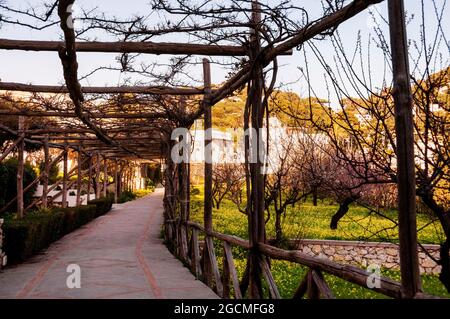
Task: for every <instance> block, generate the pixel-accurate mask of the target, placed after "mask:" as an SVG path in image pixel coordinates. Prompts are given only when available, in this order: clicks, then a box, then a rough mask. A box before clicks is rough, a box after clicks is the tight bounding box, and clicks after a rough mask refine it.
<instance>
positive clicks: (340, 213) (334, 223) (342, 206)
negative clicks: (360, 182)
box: [330, 197, 357, 229]
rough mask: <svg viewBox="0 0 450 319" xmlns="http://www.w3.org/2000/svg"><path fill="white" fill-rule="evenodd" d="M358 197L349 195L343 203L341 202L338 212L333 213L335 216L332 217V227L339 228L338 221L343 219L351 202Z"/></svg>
mask: <svg viewBox="0 0 450 319" xmlns="http://www.w3.org/2000/svg"><path fill="white" fill-rule="evenodd" d="M356 199H357V198H356V197H347V198H346V199H344V201H343V202H342V203H340V204H339V209H338V211H337V212H336V214H334V215H333V217H331V223H330V228H331V229H337V226H338V222H339V221H340V220H341V218H342V217H344V216H345V214H347V212H348V210H349V208H350V204H351V203H353V202H354V201H355V200H356Z"/></svg>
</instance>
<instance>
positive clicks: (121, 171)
mask: <svg viewBox="0 0 450 319" xmlns="http://www.w3.org/2000/svg"><path fill="white" fill-rule="evenodd" d="M122 176H123V163H122V162H121V163H120V168H119V176H118V178H117V196H118V197H119V198H120V196H121V195H122V187H123V186H122Z"/></svg>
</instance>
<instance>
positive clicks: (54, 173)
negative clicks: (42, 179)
mask: <svg viewBox="0 0 450 319" xmlns="http://www.w3.org/2000/svg"><path fill="white" fill-rule="evenodd" d="M39 170H40V171H41V172H43V171H44V170H45V162H44V161H42V162H40V163H39ZM58 175H59V167H58V164H57V163H54V164H53V165H52V166H50V171H49V175H48V182H49V183H50V184H54V183H56V181H57V180H58Z"/></svg>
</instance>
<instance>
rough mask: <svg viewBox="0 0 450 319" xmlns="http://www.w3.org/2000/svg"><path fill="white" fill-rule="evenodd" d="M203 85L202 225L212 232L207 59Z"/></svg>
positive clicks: (210, 139)
mask: <svg viewBox="0 0 450 319" xmlns="http://www.w3.org/2000/svg"><path fill="white" fill-rule="evenodd" d="M203 83H204V87H205V96H204V99H203V109H204V115H203V116H204V122H203V128H204V130H205V135H204V138H205V142H204V143H205V150H204V155H205V185H204V188H205V199H204V216H203V220H204V225H205V229H206V231H207V232H210V231H212V229H213V227H212V205H213V203H212V170H213V166H212V144H211V143H212V136H211V135H212V132H211V128H212V115H211V105H210V103H209V95H210V94H211V67H210V63H209V60H208V59H203Z"/></svg>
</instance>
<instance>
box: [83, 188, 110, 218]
mask: <svg viewBox="0 0 450 319" xmlns="http://www.w3.org/2000/svg"><path fill="white" fill-rule="evenodd" d="M113 203H114V194H112V193H110V194H108V195H107V196H106V197H100V198H98V199H94V200H90V201H89V202H88V205H95V206H96V208H97V209H96V212H97V215H96V217H98V216H101V215H104V214H106V213H107V212H109V211H110V210H111V208H112V204H113Z"/></svg>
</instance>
